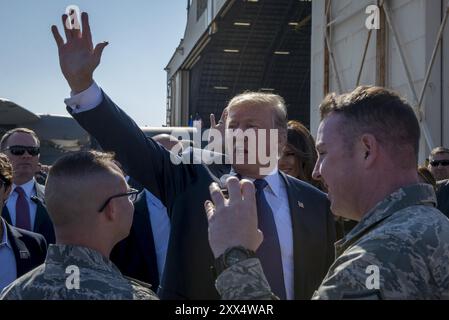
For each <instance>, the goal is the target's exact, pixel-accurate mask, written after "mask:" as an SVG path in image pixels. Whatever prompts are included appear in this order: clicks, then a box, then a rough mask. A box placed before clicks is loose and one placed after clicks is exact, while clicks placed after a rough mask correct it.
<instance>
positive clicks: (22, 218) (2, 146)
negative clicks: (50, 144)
mask: <svg viewBox="0 0 449 320" xmlns="http://www.w3.org/2000/svg"><path fill="white" fill-rule="evenodd" d="M0 150H1V152H3V153H5V154H6V156H7V157H8V159H9V161H10V162H11V164H12V166H13V185H12V189H11V195H10V196H9V198H8V201H7V202H6V206H5V207H4V208H3V212H2V216H3V217H4V218H5V220H6V221H7V222H8V223H10V224H12V225H14V226H16V227H18V228H21V229H25V230H29V231H33V232H36V233H39V234H42V235H43V236H44V237H45V240H47V243H55V235H54V229H53V224H52V222H51V220H50V217H49V216H48V213H47V209H46V208H45V205H44V200H43V199H44V194H45V187H44V186H42V185H40V184H38V183H37V182H36V180H35V178H34V176H35V173H36V172H37V171H38V170H39V154H40V142H39V138H38V137H37V135H36V133H35V132H34V131H32V130H30V129H26V128H15V129H12V130H10V131H8V132H6V133H5V134H4V135H3V137H2V139H1V140H0Z"/></svg>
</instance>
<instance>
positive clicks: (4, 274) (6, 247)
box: [0, 219, 17, 292]
mask: <svg viewBox="0 0 449 320" xmlns="http://www.w3.org/2000/svg"><path fill="white" fill-rule="evenodd" d="M0 223H1V224H2V225H3V237H2V239H0V292H1V291H2V290H3V289H4V288H5V287H6V286H7V285H9V284H10V283H11V282H13V281H14V280H16V278H17V265H16V257H15V256H14V251H13V250H12V247H11V244H10V243H9V239H8V230H6V225H5V221H4V220H3V219H0Z"/></svg>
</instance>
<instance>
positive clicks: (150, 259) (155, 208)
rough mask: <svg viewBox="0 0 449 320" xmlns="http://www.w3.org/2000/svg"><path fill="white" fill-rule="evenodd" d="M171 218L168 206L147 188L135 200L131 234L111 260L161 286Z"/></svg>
mask: <svg viewBox="0 0 449 320" xmlns="http://www.w3.org/2000/svg"><path fill="white" fill-rule="evenodd" d="M169 235H170V220H169V217H168V214H167V209H166V208H165V207H164V206H163V204H162V203H161V202H160V201H159V199H157V198H156V197H154V196H153V195H152V194H151V193H150V192H148V191H147V190H142V191H141V192H140V193H139V195H138V196H137V199H136V201H135V202H134V218H133V224H132V227H131V230H130V233H129V236H128V237H127V238H125V239H124V240H122V241H120V242H119V243H118V244H117V245H116V246H115V247H114V249H113V250H112V252H111V261H112V262H114V263H115V265H116V266H117V267H118V268H119V269H120V271H121V272H122V273H123V274H124V275H126V276H128V277H131V278H135V279H137V280H140V281H143V282H146V283H149V284H151V285H152V287H153V288H155V289H157V287H158V286H159V283H160V279H161V278H162V273H163V271H164V265H165V258H166V255H167V246H168V237H169Z"/></svg>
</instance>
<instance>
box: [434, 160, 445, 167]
mask: <svg viewBox="0 0 449 320" xmlns="http://www.w3.org/2000/svg"><path fill="white" fill-rule="evenodd" d="M440 164H441V165H442V166H443V167H447V166H449V160H432V161H430V165H431V166H432V167H438V166H439V165H440Z"/></svg>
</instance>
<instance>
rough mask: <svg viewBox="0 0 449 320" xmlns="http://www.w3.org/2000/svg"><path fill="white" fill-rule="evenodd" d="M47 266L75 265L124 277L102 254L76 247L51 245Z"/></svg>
mask: <svg viewBox="0 0 449 320" xmlns="http://www.w3.org/2000/svg"><path fill="white" fill-rule="evenodd" d="M45 264H54V265H62V266H63V267H64V268H66V267H68V266H70V265H74V266H77V267H78V268H87V269H95V270H98V271H102V272H106V273H116V274H118V275H120V276H122V274H121V272H120V271H119V269H118V268H117V267H116V266H115V265H114V264H113V263H112V262H111V260H109V259H108V258H106V257H104V256H103V255H102V254H101V253H99V252H98V251H96V250H93V249H90V248H87V247H82V246H76V245H62V244H50V246H49V247H48V252H47V257H46V259H45Z"/></svg>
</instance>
